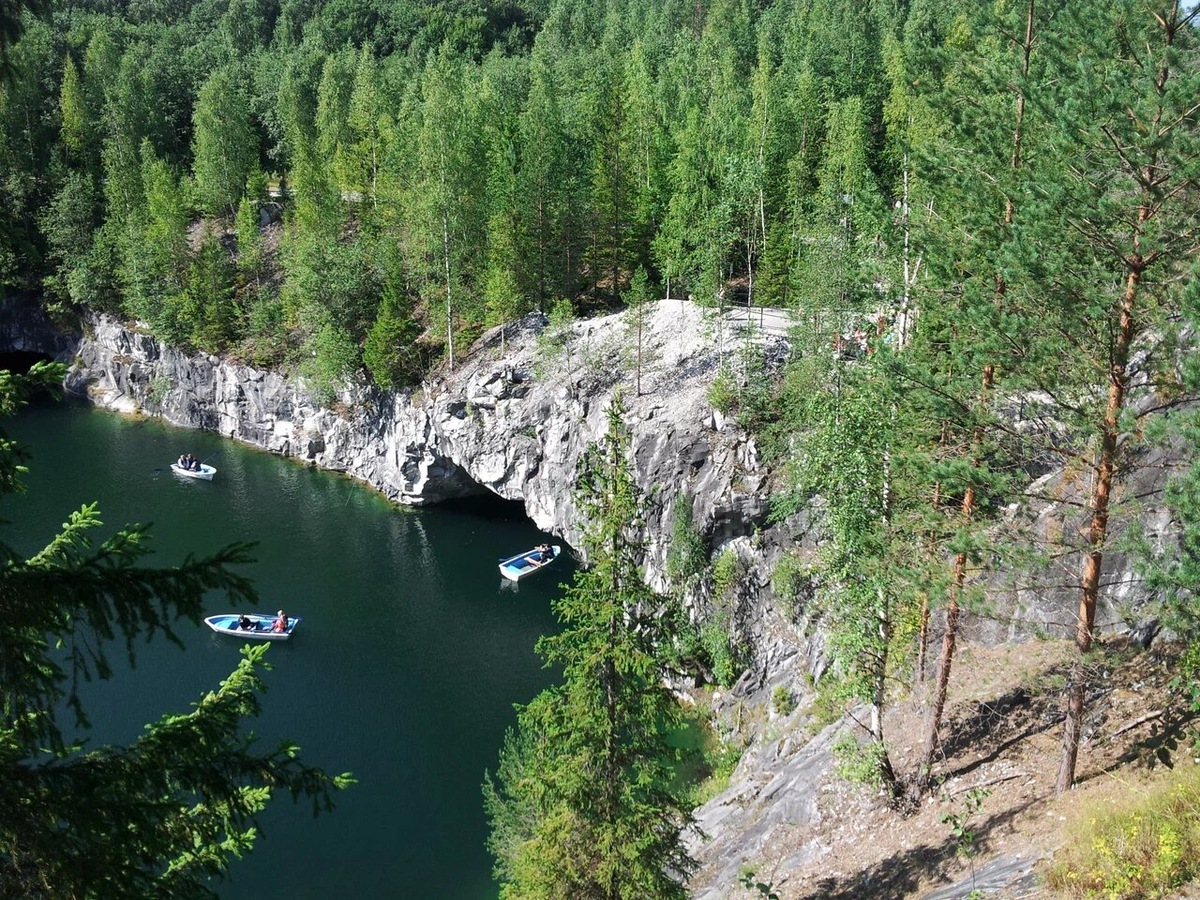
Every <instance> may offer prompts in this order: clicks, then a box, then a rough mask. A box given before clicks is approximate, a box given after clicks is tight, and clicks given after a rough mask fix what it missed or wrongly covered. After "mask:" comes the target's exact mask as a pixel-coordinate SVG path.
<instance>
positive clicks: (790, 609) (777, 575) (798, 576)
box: [771, 553, 809, 621]
mask: <svg viewBox="0 0 1200 900" xmlns="http://www.w3.org/2000/svg"><path fill="white" fill-rule="evenodd" d="M808 580H809V574H808V566H807V565H806V564H805V563H804V562H802V561H801V560H800V557H798V556H796V555H795V554H792V553H789V554H787V555H786V556H784V557H782V558H781V559H780V560H779V562H778V563H776V564H775V571H774V572H772V573H771V587H772V588H774V590H775V596H776V597H778V598H779V607H780V609H779V611H780V612H781V613H783V615H784V616H785V617H786V618H787V619H788V620H789V621H795V619H796V614H797V612H798V610H797V606H798V604H799V600H800V597H801V596H802V594H803V592H804V590H805V588H806V587H807V585H808Z"/></svg>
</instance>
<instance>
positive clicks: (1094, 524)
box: [1054, 205, 1149, 794]
mask: <svg viewBox="0 0 1200 900" xmlns="http://www.w3.org/2000/svg"><path fill="white" fill-rule="evenodd" d="M1148 216H1149V209H1148V208H1147V207H1146V206H1144V205H1143V206H1142V207H1141V209H1140V210H1139V211H1138V223H1139V225H1140V224H1141V223H1144V222H1145V221H1146V219H1147V218H1148ZM1134 243H1135V247H1136V245H1137V241H1136V239H1135V242H1134ZM1141 275H1142V263H1141V260H1140V258H1135V259H1134V260H1133V261H1132V265H1131V268H1130V271H1129V273H1128V276H1127V277H1126V280H1125V291H1124V294H1123V295H1122V298H1121V311H1120V318H1119V324H1118V327H1117V334H1116V341H1115V343H1114V345H1113V353H1112V366H1111V368H1110V370H1109V376H1108V400H1107V403H1106V404H1105V409H1104V424H1103V425H1102V426H1101V429H1100V434H1099V435H1098V436H1097V441H1096V444H1097V447H1096V453H1095V457H1094V476H1093V480H1092V496H1091V503H1090V509H1091V517H1090V520H1089V523H1088V554H1087V556H1086V557H1085V558H1084V562H1083V577H1082V580H1081V583H1080V594H1079V618H1078V622H1077V623H1076V627H1075V649H1076V650H1077V651H1078V653H1079V655H1078V657H1077V658H1076V660H1075V661H1074V663H1073V664H1072V666H1071V674H1070V679H1069V681H1068V684H1067V709H1066V719H1065V721H1064V722H1063V740H1062V757H1061V759H1060V761H1059V767H1058V779H1057V781H1056V782H1055V785H1054V791H1055V793H1056V794H1061V793H1063V792H1064V791H1067V790H1070V788H1071V785H1072V784H1073V783H1074V781H1075V762H1076V759H1077V758H1078V755H1079V736H1080V732H1081V730H1082V725H1083V709H1084V700H1085V694H1086V692H1087V682H1088V680H1089V679H1088V677H1087V671H1086V669H1087V666H1086V662H1085V656H1086V654H1087V652H1088V651H1089V650H1091V648H1092V637H1093V633H1092V630H1093V628H1094V627H1095V625H1096V601H1097V599H1098V598H1099V595H1100V571H1101V568H1102V566H1103V564H1104V544H1105V540H1106V539H1107V537H1108V515H1109V509H1110V506H1111V501H1112V486H1113V477H1114V474H1115V471H1116V452H1117V436H1118V435H1119V433H1120V421H1119V420H1120V415H1121V411H1122V409H1123V408H1124V406H1125V390H1126V387H1127V386H1128V376H1129V373H1128V368H1129V352H1130V347H1131V346H1132V344H1133V335H1134V324H1133V322H1134V320H1133V310H1134V306H1135V303H1136V301H1137V296H1138V285H1139V283H1140V282H1141Z"/></svg>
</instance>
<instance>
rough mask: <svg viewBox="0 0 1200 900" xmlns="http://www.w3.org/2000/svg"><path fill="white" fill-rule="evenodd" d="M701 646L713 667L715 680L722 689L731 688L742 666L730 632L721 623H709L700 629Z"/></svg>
mask: <svg viewBox="0 0 1200 900" xmlns="http://www.w3.org/2000/svg"><path fill="white" fill-rule="evenodd" d="M700 644H701V646H702V647H703V648H704V653H705V655H706V656H707V657H708V661H709V663H710V664H711V665H712V674H713V678H714V679H716V682H717V684H719V685H721V687H729V686H730V685H731V684H733V682H734V681H735V680H736V679H737V676H738V670H739V669H740V666H739V665H738V664H737V661H736V659H735V654H734V652H733V647H732V646H731V644H732V642H731V641H730V639H729V632H728V631H727V630H726V629H725V627H724V626H723V625H722V624H721V623H720V622H709V623H708V624H707V625H705V626H704V627H703V628H701V629H700Z"/></svg>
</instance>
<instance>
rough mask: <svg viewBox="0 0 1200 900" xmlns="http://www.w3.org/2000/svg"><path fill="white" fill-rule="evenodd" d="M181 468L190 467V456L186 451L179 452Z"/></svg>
mask: <svg viewBox="0 0 1200 900" xmlns="http://www.w3.org/2000/svg"><path fill="white" fill-rule="evenodd" d="M178 465H179V468H181V469H186V468H187V467H188V458H187V454H186V453H181V454H179V462H178Z"/></svg>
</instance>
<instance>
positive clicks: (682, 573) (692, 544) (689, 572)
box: [667, 497, 708, 584]
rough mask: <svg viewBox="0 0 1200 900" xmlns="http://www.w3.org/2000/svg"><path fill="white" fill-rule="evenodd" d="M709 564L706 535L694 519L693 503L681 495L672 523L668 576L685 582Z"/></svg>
mask: <svg viewBox="0 0 1200 900" xmlns="http://www.w3.org/2000/svg"><path fill="white" fill-rule="evenodd" d="M707 564H708V552H707V547H706V546H705V544H704V537H703V536H702V535H701V534H700V531H699V529H697V528H696V525H695V523H694V521H693V519H692V504H691V501H690V500H689V499H688V498H687V497H680V498H679V501H678V502H677V503H676V504H675V515H674V518H673V519H672V523H671V549H670V550H668V551H667V577H668V578H670V579H671V581H672V582H674V583H675V584H685V583H687V582H688V581H690V580H691V579H693V578H695V577H696V576H697V575H699V574H700V573H701V572H703V571H704V567H705V566H706V565H707Z"/></svg>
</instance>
